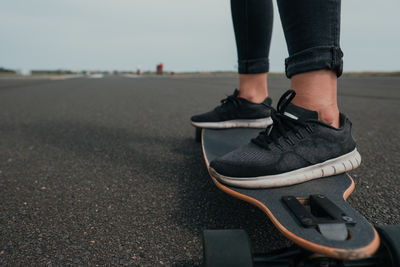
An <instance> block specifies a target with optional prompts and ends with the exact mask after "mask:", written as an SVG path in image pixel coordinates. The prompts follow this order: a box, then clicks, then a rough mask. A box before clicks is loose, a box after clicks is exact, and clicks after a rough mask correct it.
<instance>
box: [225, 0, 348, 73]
mask: <svg viewBox="0 0 400 267" xmlns="http://www.w3.org/2000/svg"><path fill="white" fill-rule="evenodd" d="M277 4H278V9H279V13H280V17H281V22H282V27H283V31H284V34H285V39H286V45H287V48H288V52H289V57H288V58H286V60H285V72H286V76H287V77H288V78H290V77H292V76H293V75H295V74H299V73H304V72H308V71H313V70H321V69H329V70H332V71H334V72H336V74H337V76H338V77H339V76H340V75H341V74H342V71H343V59H342V58H343V52H342V50H341V49H340V44H339V38H340V4H341V0H277ZM231 11H232V20H233V26H234V31H235V37H236V47H237V53H238V68H239V69H238V71H239V73H240V74H254V73H264V72H268V71H269V48H270V43H271V34H272V22H273V6H272V0H231Z"/></svg>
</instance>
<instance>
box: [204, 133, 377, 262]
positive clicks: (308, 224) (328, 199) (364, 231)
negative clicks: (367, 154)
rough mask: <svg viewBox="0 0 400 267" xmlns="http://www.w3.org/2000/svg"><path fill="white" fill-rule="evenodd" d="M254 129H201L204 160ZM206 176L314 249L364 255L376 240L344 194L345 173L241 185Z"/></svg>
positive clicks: (348, 186)
mask: <svg viewBox="0 0 400 267" xmlns="http://www.w3.org/2000/svg"><path fill="white" fill-rule="evenodd" d="M259 131H260V130H259V129H246V128H236V129H223V130H215V129H203V130H202V136H201V143H202V150H203V156H204V160H205V163H206V166H207V169H209V163H210V162H211V161H212V160H213V159H214V158H216V157H218V156H221V155H224V154H226V153H228V152H230V151H232V150H234V149H236V148H237V147H239V146H241V145H244V144H246V143H248V142H249V140H250V139H251V138H253V137H256V136H257V134H258V132H259ZM210 176H211V179H212V180H213V182H214V183H215V185H216V186H217V187H218V188H219V189H221V190H222V191H224V192H225V193H228V194H229V195H232V196H233V197H235V198H238V199H241V200H244V201H247V202H249V203H251V204H253V205H255V206H257V207H258V208H260V209H261V210H262V211H263V212H264V213H265V214H266V215H267V216H268V217H269V219H270V220H271V222H272V223H273V224H274V225H275V227H276V228H277V229H278V230H279V231H280V232H281V233H282V234H283V235H284V236H285V237H287V238H288V239H290V240H292V241H293V242H294V243H295V244H297V245H298V246H300V247H302V248H304V249H306V250H309V251H311V252H315V253H317V254H320V255H323V256H328V257H332V258H336V259H343V260H356V259H364V258H367V257H369V256H371V255H373V254H374V253H375V251H376V250H377V249H378V247H379V244H380V239H379V235H378V234H377V232H376V230H375V229H374V227H373V226H372V225H371V224H370V223H369V222H368V221H367V220H366V219H365V218H364V217H363V216H362V215H361V214H359V213H358V212H357V211H356V210H355V209H353V208H352V207H351V206H350V205H349V204H348V203H347V202H346V199H347V198H348V197H349V196H350V194H351V193H352V192H353V191H354V189H355V184H354V181H353V179H352V178H351V176H350V175H349V174H347V173H344V174H339V175H335V176H329V177H324V178H320V179H315V180H312V181H308V182H304V183H301V184H297V185H292V186H285V187H279V188H265V189H246V188H238V187H233V186H229V185H226V184H223V183H221V182H219V181H218V180H217V179H216V178H214V177H212V175H211V173H210Z"/></svg>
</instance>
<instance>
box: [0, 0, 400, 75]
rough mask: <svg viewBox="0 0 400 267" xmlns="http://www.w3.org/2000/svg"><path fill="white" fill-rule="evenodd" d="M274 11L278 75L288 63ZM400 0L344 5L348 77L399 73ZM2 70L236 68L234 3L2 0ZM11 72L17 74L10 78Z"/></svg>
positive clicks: (343, 37) (273, 58)
mask: <svg viewBox="0 0 400 267" xmlns="http://www.w3.org/2000/svg"><path fill="white" fill-rule="evenodd" d="M274 5H275V13H274V31H273V37H272V47H271V53H270V61H271V72H283V71H284V58H285V57H287V50H286V43H285V40H284V36H283V32H282V28H281V23H280V19H279V13H278V10H277V8H276V3H275V2H274ZM398 10H400V2H399V1H397V0H385V1H380V2H377V1H373V0H353V1H342V35H341V45H342V48H343V51H344V54H345V57H344V62H345V65H344V70H345V71H346V72H366V71H367V72H393V71H399V70H400V63H399V59H400V51H399V49H398V44H399V42H400V34H399V26H400V22H399V18H398ZM0 48H1V49H0V68H3V70H2V71H3V72H4V71H5V70H7V69H8V70H12V71H16V72H17V73H19V74H25V75H27V74H29V73H31V72H32V71H34V73H35V71H55V70H58V71H59V72H60V71H71V72H81V71H86V72H90V71H102V72H103V71H104V72H109V73H113V72H114V73H115V72H132V73H136V72H138V71H139V72H142V71H144V72H149V71H151V72H154V71H156V66H157V65H158V64H160V63H163V66H162V67H163V70H167V71H170V72H214V71H228V72H233V71H235V70H236V50H235V42H234V35H233V29H232V20H231V14H230V1H228V0H226V1H212V0H202V1H193V0H172V1H162V0H146V1H140V0H131V1H127V0H113V1H105V0H86V1H78V0H70V1H52V0H37V1H22V0H13V1H10V0H8V1H7V0H6V1H2V3H1V8H0ZM9 74H10V73H9Z"/></svg>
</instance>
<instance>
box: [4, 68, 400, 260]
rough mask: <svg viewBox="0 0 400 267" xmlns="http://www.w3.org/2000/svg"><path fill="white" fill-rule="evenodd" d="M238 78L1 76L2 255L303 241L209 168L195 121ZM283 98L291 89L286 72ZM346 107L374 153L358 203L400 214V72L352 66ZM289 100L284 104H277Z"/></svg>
mask: <svg viewBox="0 0 400 267" xmlns="http://www.w3.org/2000/svg"><path fill="white" fill-rule="evenodd" d="M236 82H237V81H236V79H235V77H175V78H171V77H147V78H124V77H113V76H110V77H105V78H103V79H86V78H78V79H69V80H40V79H39V80H12V79H11V80H10V79H1V80H0V265H2V266H6V265H9V266H27V265H49V266H55V265H117V264H122V265H143V266H158V265H163V264H164V265H169V266H171V265H173V266H196V265H201V262H202V244H201V233H202V231H203V230H204V229H216V228H242V229H245V230H247V232H248V233H249V234H250V237H251V239H252V241H253V244H254V250H255V251H259V252H261V251H268V250H270V249H272V248H278V247H282V246H286V245H288V244H289V242H288V241H287V240H286V239H285V238H284V237H282V235H281V234H280V233H279V232H278V231H277V230H276V229H275V228H274V227H273V226H272V224H271V223H270V222H269V220H268V219H267V217H266V216H265V215H264V214H263V213H262V212H260V211H259V210H258V209H257V208H254V207H253V206H251V205H249V204H247V203H245V202H242V201H240V200H236V199H234V198H232V197H230V196H228V195H225V194H224V193H223V192H221V191H219V190H218V189H217V188H216V187H215V186H214V185H213V184H212V182H211V180H210V179H209V176H208V174H207V171H206V168H205V166H204V163H203V158H202V155H201V148H200V145H199V144H198V143H196V142H195V141H194V129H193V128H192V126H191V125H190V124H189V118H190V116H191V115H192V114H195V113H198V112H203V111H206V110H208V109H211V108H213V107H214V106H215V105H216V104H217V103H218V102H219V100H220V99H221V98H223V97H224V96H225V95H226V94H230V93H231V92H232V91H233V89H234V88H235V86H236ZM269 85H270V93H271V95H272V97H273V99H274V100H275V101H277V100H278V98H279V95H280V94H282V93H283V92H284V91H285V90H286V89H288V88H289V83H288V81H287V80H286V79H284V78H283V77H272V78H271V79H270V82H269ZM339 87H340V90H339V103H340V107H341V110H342V111H343V112H345V113H347V114H348V115H349V117H350V118H351V120H352V122H353V129H354V136H355V138H356V139H357V141H358V148H359V151H360V153H361V155H362V161H363V163H362V165H361V167H360V168H358V169H357V170H355V171H353V172H352V174H353V176H354V178H355V180H356V183H357V187H356V191H355V192H354V193H353V194H352V195H351V197H350V199H349V201H350V202H351V204H352V205H353V206H354V207H355V208H356V209H358V210H359V211H360V212H361V213H362V214H363V215H364V216H365V217H367V218H368V219H369V220H370V221H371V222H372V223H375V224H398V223H400V213H399V210H400V187H399V185H400V180H399V173H398V171H399V166H400V154H399V151H400V135H399V132H400V124H399V118H400V77H343V78H341V79H340V85H339ZM275 104H276V102H275Z"/></svg>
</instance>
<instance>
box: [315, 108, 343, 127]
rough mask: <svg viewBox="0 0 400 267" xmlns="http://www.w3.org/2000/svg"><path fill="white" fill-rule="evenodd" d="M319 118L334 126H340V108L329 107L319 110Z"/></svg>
mask: <svg viewBox="0 0 400 267" xmlns="http://www.w3.org/2000/svg"><path fill="white" fill-rule="evenodd" d="M317 112H318V120H320V121H322V122H323V123H326V124H328V125H330V126H332V127H335V128H339V127H340V121H339V109H338V108H337V106H336V107H327V108H324V109H320V110H317Z"/></svg>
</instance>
